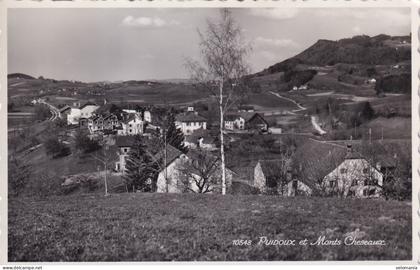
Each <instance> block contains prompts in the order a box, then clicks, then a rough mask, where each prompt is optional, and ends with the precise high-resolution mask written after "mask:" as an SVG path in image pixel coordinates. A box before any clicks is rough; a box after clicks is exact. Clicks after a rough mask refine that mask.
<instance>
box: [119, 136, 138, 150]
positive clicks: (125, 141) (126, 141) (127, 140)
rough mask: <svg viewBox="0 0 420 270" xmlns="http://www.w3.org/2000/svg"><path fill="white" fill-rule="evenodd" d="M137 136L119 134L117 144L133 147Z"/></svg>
mask: <svg viewBox="0 0 420 270" xmlns="http://www.w3.org/2000/svg"><path fill="white" fill-rule="evenodd" d="M134 141H135V136H117V138H116V139H115V145H116V146H118V147H131V146H133V145H134Z"/></svg>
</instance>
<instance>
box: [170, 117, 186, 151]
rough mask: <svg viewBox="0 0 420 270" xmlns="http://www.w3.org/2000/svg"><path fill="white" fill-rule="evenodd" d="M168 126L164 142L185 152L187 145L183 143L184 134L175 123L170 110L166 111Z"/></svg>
mask: <svg viewBox="0 0 420 270" xmlns="http://www.w3.org/2000/svg"><path fill="white" fill-rule="evenodd" d="M167 122H168V127H167V130H166V142H167V144H169V145H172V146H173V147H175V148H177V149H178V150H179V151H181V152H183V153H186V152H187V147H185V145H184V139H185V138H184V134H183V133H182V131H181V129H179V128H178V127H177V126H176V125H175V115H174V114H173V113H172V112H169V113H168V120H167Z"/></svg>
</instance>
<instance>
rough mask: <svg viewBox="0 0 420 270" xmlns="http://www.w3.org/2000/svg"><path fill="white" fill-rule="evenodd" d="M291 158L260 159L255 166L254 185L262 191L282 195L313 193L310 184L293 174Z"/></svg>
mask: <svg viewBox="0 0 420 270" xmlns="http://www.w3.org/2000/svg"><path fill="white" fill-rule="evenodd" d="M290 162H291V160H287V159H275V160H259V161H258V162H257V164H256V165H255V167H254V182H253V186H254V187H256V188H257V189H258V190H259V191H260V192H262V193H274V194H279V195H282V196H297V195H307V196H309V195H311V194H312V188H311V187H310V185H308V184H307V183H305V182H303V181H299V180H298V179H296V178H294V177H293V176H292V171H291V165H290Z"/></svg>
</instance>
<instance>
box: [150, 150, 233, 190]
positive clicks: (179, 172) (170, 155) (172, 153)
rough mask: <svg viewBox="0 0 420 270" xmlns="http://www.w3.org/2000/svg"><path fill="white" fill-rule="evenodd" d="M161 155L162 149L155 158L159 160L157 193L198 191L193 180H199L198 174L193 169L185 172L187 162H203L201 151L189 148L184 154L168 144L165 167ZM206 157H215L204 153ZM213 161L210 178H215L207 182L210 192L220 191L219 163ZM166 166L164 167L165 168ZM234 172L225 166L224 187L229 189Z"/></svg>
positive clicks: (162, 154)
mask: <svg viewBox="0 0 420 270" xmlns="http://www.w3.org/2000/svg"><path fill="white" fill-rule="evenodd" d="M163 156H164V151H163V150H162V151H160V152H159V153H158V154H157V155H156V160H160V164H161V166H160V167H161V171H160V172H159V175H158V178H157V192H159V193H181V192H185V191H194V192H197V191H198V187H197V185H196V184H194V180H197V181H199V180H200V176H199V175H198V174H195V172H194V171H190V173H189V174H186V173H185V170H186V168H187V167H188V164H191V163H194V162H195V164H200V163H201V162H203V159H202V158H203V152H201V151H196V150H190V151H189V152H188V154H184V153H182V152H181V151H179V150H178V149H176V148H174V147H172V146H170V145H168V148H167V159H166V160H167V162H166V167H165V166H164V165H163V162H162V161H163ZM206 158H210V159H212V158H216V159H217V157H216V156H213V155H211V154H208V155H207V154H206ZM214 161H215V163H214V164H215V167H214V172H213V174H212V176H211V177H212V178H213V179H214V180H215V181H214V182H212V183H211V184H209V188H210V190H211V191H210V192H220V191H221V183H220V179H221V163H220V161H218V159H217V160H214ZM165 168H166V169H165ZM233 175H234V172H233V171H231V170H230V169H228V168H226V187H227V188H228V189H229V188H230V186H231V185H232V178H233Z"/></svg>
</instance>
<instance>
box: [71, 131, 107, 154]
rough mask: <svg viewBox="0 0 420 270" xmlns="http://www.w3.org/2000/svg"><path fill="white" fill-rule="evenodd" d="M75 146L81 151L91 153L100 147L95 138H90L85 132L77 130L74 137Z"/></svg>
mask: <svg viewBox="0 0 420 270" xmlns="http://www.w3.org/2000/svg"><path fill="white" fill-rule="evenodd" d="M75 148H76V150H78V151H81V152H83V153H85V154H86V153H91V152H93V151H96V150H98V149H99V148H101V146H100V145H99V143H98V141H97V140H93V139H90V138H89V137H88V135H87V133H86V132H84V131H82V130H79V131H78V132H77V134H76V138H75Z"/></svg>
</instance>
